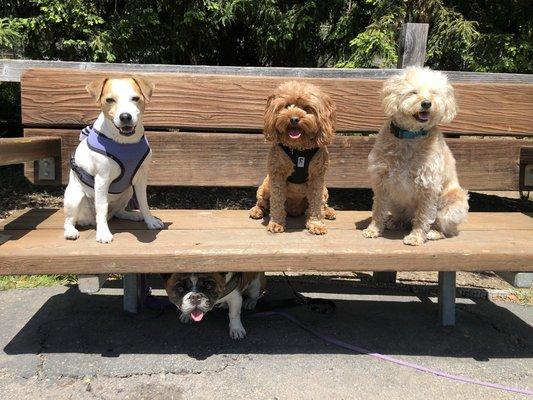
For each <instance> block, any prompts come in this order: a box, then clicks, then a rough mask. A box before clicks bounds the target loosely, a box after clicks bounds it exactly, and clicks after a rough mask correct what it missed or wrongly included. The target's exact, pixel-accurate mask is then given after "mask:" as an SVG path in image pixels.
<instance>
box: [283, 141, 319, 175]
mask: <svg viewBox="0 0 533 400" xmlns="http://www.w3.org/2000/svg"><path fill="white" fill-rule="evenodd" d="M279 147H281V148H282V149H283V151H284V152H285V154H287V155H288V156H289V158H290V159H291V161H292V164H293V165H294V172H293V173H292V175H291V176H289V177H288V178H287V182H290V183H296V184H302V183H305V182H307V179H308V178H309V164H311V160H312V159H313V157H314V156H315V154H316V153H317V151H318V150H319V148H318V147H316V148H314V149H306V150H295V149H291V148H290V147H287V146H284V145H282V144H280V145H279Z"/></svg>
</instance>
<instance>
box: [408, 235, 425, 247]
mask: <svg viewBox="0 0 533 400" xmlns="http://www.w3.org/2000/svg"><path fill="white" fill-rule="evenodd" d="M425 241H426V237H425V235H424V234H423V233H419V232H411V233H410V234H409V235H407V236H406V237H404V238H403V243H404V244H407V245H409V246H420V245H422V244H424V242H425Z"/></svg>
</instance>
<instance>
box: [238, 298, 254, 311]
mask: <svg viewBox="0 0 533 400" xmlns="http://www.w3.org/2000/svg"><path fill="white" fill-rule="evenodd" d="M257 300H258V299H252V298H251V297H248V298H246V299H244V300H243V302H242V308H244V309H245V310H253V309H254V308H255V306H256V305H257Z"/></svg>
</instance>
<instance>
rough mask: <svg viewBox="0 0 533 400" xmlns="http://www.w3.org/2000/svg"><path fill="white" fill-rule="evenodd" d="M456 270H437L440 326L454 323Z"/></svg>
mask: <svg viewBox="0 0 533 400" xmlns="http://www.w3.org/2000/svg"><path fill="white" fill-rule="evenodd" d="M455 278H456V272H455V271H452V272H448V271H447V272H442V271H440V272H439V318H440V320H441V324H442V326H454V325H455Z"/></svg>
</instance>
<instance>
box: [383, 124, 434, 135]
mask: <svg viewBox="0 0 533 400" xmlns="http://www.w3.org/2000/svg"><path fill="white" fill-rule="evenodd" d="M390 131H391V132H392V134H393V135H394V136H396V137H397V138H398V139H416V138H419V137H425V136H427V134H428V131H426V130H425V129H420V130H419V131H408V130H405V129H402V128H400V127H398V126H396V125H394V123H392V122H391V123H390Z"/></svg>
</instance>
